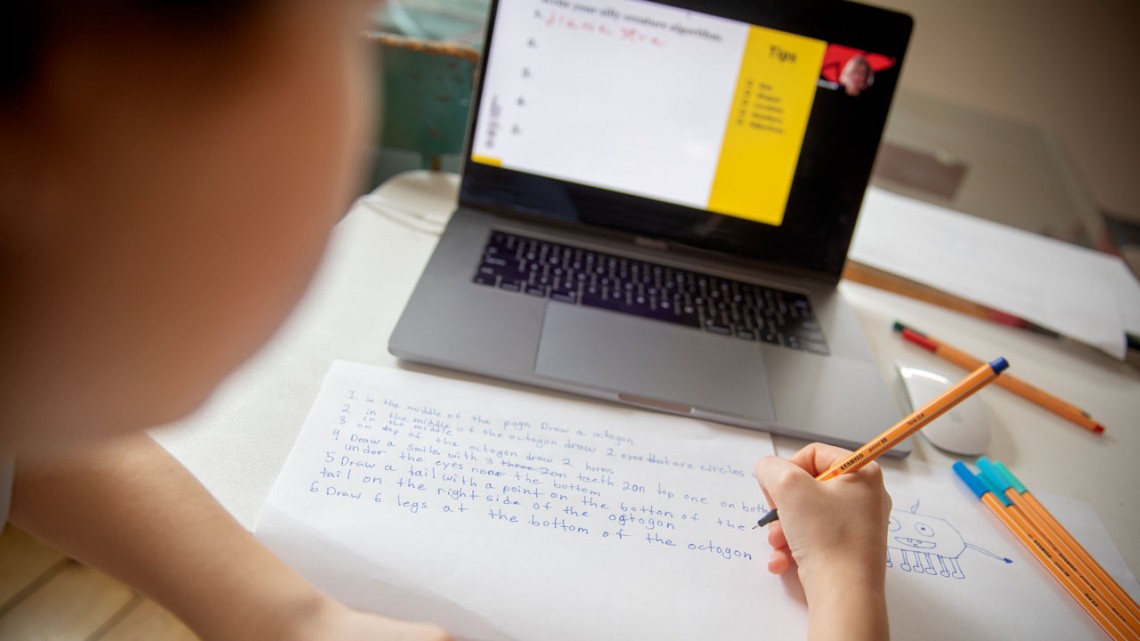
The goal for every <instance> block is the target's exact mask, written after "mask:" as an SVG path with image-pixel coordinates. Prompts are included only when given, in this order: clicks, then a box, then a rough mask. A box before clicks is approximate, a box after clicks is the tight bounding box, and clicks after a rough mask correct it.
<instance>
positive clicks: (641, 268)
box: [474, 231, 827, 354]
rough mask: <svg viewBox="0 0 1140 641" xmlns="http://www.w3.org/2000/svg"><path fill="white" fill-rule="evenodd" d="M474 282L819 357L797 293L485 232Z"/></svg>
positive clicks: (819, 336)
mask: <svg viewBox="0 0 1140 641" xmlns="http://www.w3.org/2000/svg"><path fill="white" fill-rule="evenodd" d="M474 280H475V282H476V283H478V284H480V285H486V286H488V287H495V288H497V289H500V290H505V291H510V292H518V293H519V294H520V295H526V296H537V297H540V298H550V299H551V300H556V301H560V302H563V303H572V304H577V305H584V306H586V307H598V308H602V309H608V310H612V311H616V312H622V313H625V314H633V315H636V316H642V317H644V318H651V319H654V320H659V321H664V322H668V323H676V324H678V325H685V326H687V327H693V328H698V329H702V330H704V331H707V332H712V333H715V334H723V335H725V336H734V337H736V338H738V339H742V340H748V341H763V342H765V343H771V344H773V345H782V346H784V347H789V348H792V349H799V350H805V351H809V352H815V353H817V354H827V345H826V343H825V342H824V340H823V332H821V331H820V329H819V324H818V323H816V320H815V316H814V314H813V313H812V309H811V302H810V301H808V298H807V297H806V296H804V295H803V294H799V293H796V292H789V291H784V290H780V289H775V288H772V287H765V286H763V285H756V284H753V283H745V282H742V281H737V280H731V279H728V278H719V277H717V276H710V275H708V274H701V273H699V272H694V271H689V270H685V269H678V268H675V267H669V266H666V265H660V264H657V263H651V262H647V261H643V260H638V259H635V258H626V257H624V256H616V255H613V254H607V253H603V252H597V251H592V250H588V249H582V248H580V247H571V246H569V245H561V244H559V243H552V242H549V241H545V240H537V239H534V238H527V237H524V236H518V235H515V234H509V233H505V232H500V231H492V232H491V238H490V240H488V242H487V246H486V247H484V249H483V260H482V262H481V263H480V264H479V268H478V269H477V270H476V273H475V279H474Z"/></svg>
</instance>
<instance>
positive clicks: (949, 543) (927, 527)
mask: <svg viewBox="0 0 1140 641" xmlns="http://www.w3.org/2000/svg"><path fill="white" fill-rule="evenodd" d="M967 549H971V550H976V551H978V552H980V553H982V554H984V555H986V556H988V557H990V558H992V559H996V560H999V561H1004V562H1006V563H1013V560H1012V559H1008V558H1006V557H1003V556H998V555H997V554H994V553H993V552H990V551H989V550H986V549H984V548H981V547H978V546H976V545H974V544H972V543H967V542H966V540H965V539H963V538H962V534H961V533H959V532H958V530H957V529H956V528H955V527H954V526H953V525H951V524H950V522H949V521H947V520H946V519H943V518H939V517H937V516H930V515H928V514H919V512H918V503H915V504H914V505H913V506H912V507H911V508H910V511H909V512H907V511H903V510H891V520H890V522H889V523H888V525H887V567H888V568H891V567H896V566H897V567H898V568H899V569H900V570H902V571H904V572H915V573H918V574H932V575H936V576H942V577H944V578H948V579H950V578H953V579H964V578H966V575H965V574H964V573H963V572H962V566H961V565H959V564H958V558H959V557H961V556H962V553H964V552H965V551H966V550H967ZM896 559H897V562H896Z"/></svg>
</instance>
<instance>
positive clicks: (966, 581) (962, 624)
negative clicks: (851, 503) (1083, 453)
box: [880, 459, 1140, 641]
mask: <svg viewBox="0 0 1140 641" xmlns="http://www.w3.org/2000/svg"><path fill="white" fill-rule="evenodd" d="M880 460H881V459H880ZM882 465H883V468H884V476H885V479H886V484H887V489H888V490H889V491H890V493H891V498H892V499H893V501H894V508H893V510H892V512H891V514H892V517H893V518H892V520H891V525H890V531H889V532H888V539H887V545H888V552H889V555H890V561H891V564H890V567H888V569H887V604H888V612H889V615H890V619H891V636H892V637H894V638H896V639H924V640H925V639H946V640H947V641H950V640H952V639H994V640H997V639H1009V638H1017V639H1098V638H1104V636H1103V635H1104V633H1103V632H1102V631H1101V630H1100V628H1099V627H1097V625H1096V623H1095V622H1094V621H1093V619H1092V618H1091V617H1089V616H1088V614H1086V613H1085V611H1084V610H1082V609H1081V608H1080V606H1078V605H1077V603H1076V602H1075V601H1074V600H1073V599H1072V597H1070V596H1069V594H1068V593H1067V592H1066V591H1065V590H1064V589H1063V588H1062V587H1061V585H1060V584H1059V583H1058V582H1057V580H1056V579H1054V578H1053V576H1052V575H1051V574H1049V573H1048V571H1046V570H1045V569H1044V568H1043V567H1041V565H1040V564H1039V563H1038V562H1037V561H1036V560H1035V559H1034V558H1033V557H1032V556H1030V554H1029V553H1028V552H1026V551H1025V550H1024V549H1023V548H1022V546H1021V544H1020V543H1019V542H1018V540H1017V539H1016V538H1014V537H1013V536H1012V535H1011V534H1009V532H1008V531H1007V530H1006V529H1005V526H1003V525H1002V524H1001V522H1000V521H999V520H998V519H997V517H996V516H995V515H993V514H992V513H991V512H990V510H989V508H987V507H986V506H985V505H984V504H983V503H982V502H981V501H979V500H978V499H977V498H976V497H975V496H974V495H973V494H972V493H971V492H970V491H969V490H967V489H966V487H965V485H964V484H963V483H962V482H961V481H959V480H958V479H957V477H956V476H955V475H954V473H953V471H952V470H951V469H949V468H935V467H932V466H930V465H927V464H924V463H922V462H920V461H905V462H902V463H898V462H895V461H887V462H884V463H882ZM1015 473H1016V470H1015ZM1039 498H1040V499H1041V500H1042V501H1043V502H1044V501H1046V500H1047V499H1055V500H1053V501H1050V503H1049V507H1050V509H1051V510H1053V513H1054V515H1055V516H1056V517H1057V519H1058V520H1060V521H1061V522H1062V523H1063V524H1065V526H1066V528H1067V529H1069V530H1070V531H1071V532H1072V533H1073V534H1074V536H1076V537H1077V538H1078V540H1080V541H1081V542H1082V543H1083V544H1084V545H1085V546H1086V549H1088V551H1089V553H1090V554H1092V556H1093V557H1094V558H1096V559H1097V560H1098V561H1100V563H1101V565H1103V566H1104V567H1105V569H1106V571H1108V572H1109V574H1111V575H1113V576H1114V577H1115V578H1116V579H1117V580H1118V581H1119V582H1120V583H1121V585H1122V587H1124V589H1125V590H1126V591H1129V592H1130V593H1132V594H1136V593H1137V592H1136V591H1137V590H1140V585H1138V584H1137V583H1136V579H1135V577H1133V576H1132V574H1131V572H1129V570H1128V566H1127V564H1126V563H1125V562H1124V559H1123V557H1122V556H1121V554H1120V551H1119V550H1118V549H1117V548H1116V546H1115V545H1114V544H1113V542H1112V539H1111V537H1109V535H1108V532H1107V530H1105V528H1104V525H1103V524H1102V523H1101V522H1100V519H1099V518H1098V517H1097V516H1096V512H1095V510H1093V509H1092V506H1090V505H1088V504H1087V503H1084V502H1081V501H1077V500H1075V499H1068V498H1063V497H1046V496H1041V497H1039ZM1006 559H1008V562H1007V561H1006Z"/></svg>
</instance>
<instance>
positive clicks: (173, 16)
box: [0, 0, 264, 103]
mask: <svg viewBox="0 0 1140 641" xmlns="http://www.w3.org/2000/svg"><path fill="white" fill-rule="evenodd" d="M263 3H264V0H4V2H3V3H2V4H0V103H5V102H8V101H10V100H12V99H14V98H16V97H18V96H19V95H20V94H22V93H23V92H24V91H26V90H27V89H28V88H29V86H30V85H31V84H32V83H33V82H34V79H35V77H36V75H37V72H38V70H39V66H40V63H41V61H42V59H43V54H44V51H45V49H46V48H47V47H48V46H49V45H50V44H51V42H52V39H53V38H56V37H60V34H61V33H62V32H63V31H65V29H64V28H65V27H68V28H72V29H96V30H105V29H113V28H123V27H130V26H145V27H150V28H160V29H177V30H182V31H189V30H202V31H203V32H207V31H215V30H218V29H220V28H222V27H225V26H230V25H233V24H234V23H236V22H238V21H239V19H240V18H241V17H244V16H246V15H248V14H249V13H251V12H252V10H253V8H254V7H255V6H256V5H261V4H263Z"/></svg>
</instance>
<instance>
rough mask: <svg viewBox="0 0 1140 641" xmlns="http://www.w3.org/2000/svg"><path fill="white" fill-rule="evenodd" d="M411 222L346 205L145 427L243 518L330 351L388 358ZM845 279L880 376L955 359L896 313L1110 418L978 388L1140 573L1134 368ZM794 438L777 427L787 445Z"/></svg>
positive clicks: (252, 510) (445, 179)
mask: <svg viewBox="0 0 1140 641" xmlns="http://www.w3.org/2000/svg"><path fill="white" fill-rule="evenodd" d="M456 182H457V181H456V177H455V176H453V175H447V174H432V173H430V172H419V171H417V172H411V173H408V174H402V175H400V176H397V177H396V178H394V179H392V180H390V181H388V182H387V183H385V184H384V185H382V186H381V187H380V188H379V189H378V190H377V191H376V192H375V193H376V194H378V195H380V196H381V197H383V198H385V199H386V200H387V201H388V202H395V203H399V205H398V207H399V208H400V209H401V211H402V210H408V211H417V212H422V213H423V214H425V215H426V216H429V217H434V218H436V219H439V220H442V219H444V218H446V216H447V214H448V213H450V211H451V210H452V209H453V207H454V203H455V193H456ZM397 219H399V220H397ZM410 220H412V219H411V218H410V217H407V216H406V212H405V213H404V215H401V213H400V212H397V213H395V214H394V217H392V216H385V215H382V214H380V213H377V212H376V211H373V210H371V209H368V208H366V207H358V208H356V209H355V210H353V211H352V212H350V214H349V215H348V216H346V218H345V219H344V220H343V221H342V222H341V223H340V224H339V225H338V227H337V229H336V231H335V233H334V235H333V241H332V245H331V248H330V251H329V254H328V256H327V258H326V260H325V264H324V266H323V267H322V269H321V272H320V273H319V274H318V276H317V279H316V281H315V283H314V284H313V287H312V288H311V290H310V291H309V293H308V295H307V296H306V298H305V299H304V301H302V303H301V305H300V306H299V308H298V309H297V311H296V312H295V313H294V315H293V317H292V318H291V319H290V320H289V322H288V323H287V324H286V326H285V327H284V329H283V330H282V331H281V332H280V333H279V334H278V336H277V337H276V338H275V339H273V341H272V342H271V343H270V344H268V345H267V346H266V347H265V348H264V349H263V350H262V352H261V353H260V354H259V355H258V356H257V357H256V358H254V359H253V360H252V361H251V362H250V363H248V364H247V365H246V366H245V367H243V368H242V369H241V370H239V371H238V372H236V373H235V374H234V375H233V376H232V377H231V378H230V379H229V380H228V381H227V382H225V383H224V384H223V385H222V386H221V387H220V389H219V390H218V391H217V393H216V394H215V395H214V397H213V398H212V399H211V401H210V402H209V403H207V405H206V406H205V407H204V408H202V409H201V410H200V411H199V412H197V413H196V414H195V415H193V416H190V417H188V418H187V419H185V420H183V421H181V422H180V423H178V424H176V425H172V426H168V427H166V428H162V429H160V430H156V431H155V437H156V439H157V440H158V441H159V442H160V443H161V444H162V445H164V446H165V447H166V448H167V449H168V450H169V451H170V452H171V453H173V454H174V456H176V457H177V458H178V459H179V460H181V461H182V463H183V464H185V465H186V466H187V467H188V468H189V469H190V471H191V472H193V473H194V474H195V475H196V476H197V477H198V478H199V479H200V480H201V481H202V482H203V483H204V484H205V485H206V487H207V488H208V489H209V490H210V491H211V492H212V493H213V494H214V495H215V496H216V497H217V498H218V499H219V500H220V501H221V503H222V504H223V505H224V506H225V507H226V508H227V509H228V510H230V512H232V513H233V514H234V515H235V516H236V517H237V518H238V520H239V521H241V523H242V524H243V525H245V526H246V527H247V528H249V529H253V527H254V524H255V523H256V521H257V517H258V513H259V511H260V509H261V506H262V504H263V503H264V501H265V499H266V497H267V496H268V494H269V490H270V488H271V487H272V485H273V482H274V480H275V479H276V476H277V473H278V470H279V469H280V467H281V465H282V464H283V463H284V461H285V459H286V457H287V456H288V454H289V450H290V448H291V447H292V444H293V440H294V438H295V436H296V434H297V433H298V431H299V430H300V428H301V425H302V423H303V422H304V419H305V416H306V414H307V412H308V410H309V406H310V404H311V402H312V400H313V399H314V398H315V397H316V394H317V391H318V389H319V387H320V383H321V380H322V379H323V377H324V374H325V371H326V370H327V369H328V366H329V364H330V363H331V362H332V360H333V359H338V358H339V359H345V360H353V361H360V362H365V363H372V364H377V365H386V366H395V365H396V363H397V361H396V359H395V358H394V357H393V356H391V355H390V354H388V352H387V348H386V346H387V342H388V335H389V334H390V333H391V331H392V328H393V327H394V326H395V323H396V320H397V318H398V317H399V314H400V312H401V310H402V309H403V306H404V302H405V301H406V300H407V298H408V296H409V295H410V294H411V291H412V288H413V287H414V285H415V282H416V279H417V278H418V276H419V274H420V271H421V270H422V269H423V266H424V264H425V263H426V262H427V259H428V257H429V255H430V253H431V250H432V248H433V247H434V246H435V240H436V237H435V236H434V235H432V234H430V233H425V232H424V231H421V230H417V229H415V228H413V225H411V224H408V223H407V222H401V221H410ZM413 224H417V225H418V224H420V223H418V222H417V221H413ZM842 290H843V293H844V295H845V296H847V297H848V299H849V301H850V302H851V303H852V305H853V306H854V308H855V311H856V314H857V315H858V317H859V320H860V322H861V324H862V327H863V331H864V333H865V334H866V335H867V338H868V339H869V340H870V342H871V345H872V349H873V350H874V352H875V355H876V358H877V360H878V362H879V365H880V370H881V373H882V376H883V378H884V380H888V381H894V380H895V379H896V375H895V372H894V364H895V362H896V361H898V360H905V361H906V362H907V363H909V364H914V365H917V366H929V367H930V368H931V369H934V368H942V369H945V370H946V371H947V372H952V371H953V370H951V369H948V368H949V366H948V365H946V364H944V363H943V362H942V361H941V360H939V359H938V358H937V357H935V356H934V355H933V354H930V353H927V352H923V351H921V350H919V349H917V348H915V347H914V346H912V345H910V344H908V343H906V342H904V341H902V340H900V339H899V338H898V336H897V335H895V334H894V333H893V332H892V331H891V324H892V322H893V321H894V320H895V319H898V320H901V321H903V322H905V323H907V324H910V325H913V326H916V327H919V328H921V329H923V330H924V331H927V332H929V333H930V334H932V335H934V336H937V337H940V338H943V339H945V340H948V341H951V342H952V343H953V344H955V345H956V346H958V347H961V348H962V349H964V350H966V351H968V352H971V353H974V354H977V355H978V356H980V357H984V358H992V357H996V356H999V355H1000V356H1005V357H1007V358H1008V359H1009V360H1010V362H1011V364H1012V369H1011V371H1012V372H1016V373H1017V374H1018V375H1019V376H1021V377H1023V378H1025V379H1026V380H1028V381H1030V382H1032V383H1034V384H1037V385H1039V386H1040V387H1042V388H1044V389H1046V390H1052V391H1055V392H1056V393H1057V394H1058V395H1060V396H1062V397H1064V398H1065V399H1066V400H1068V401H1070V402H1072V403H1074V404H1076V405H1078V406H1080V407H1083V408H1085V409H1086V410H1087V411H1089V412H1090V413H1092V415H1093V416H1094V417H1095V418H1096V419H1097V420H1099V421H1100V422H1102V423H1103V424H1104V425H1105V426H1107V429H1108V431H1107V433H1106V435H1104V436H1099V437H1098V436H1095V435H1093V434H1091V433H1088V432H1086V431H1084V430H1082V429H1080V428H1078V427H1075V426H1073V425H1071V424H1069V423H1067V422H1065V421H1062V420H1061V419H1058V418H1056V417H1054V416H1053V415H1052V414H1049V413H1048V412H1046V411H1045V410H1042V409H1040V408H1038V407H1036V406H1034V405H1031V404H1029V403H1027V402H1025V401H1023V400H1021V399H1020V398H1018V397H1015V396H1013V395H1011V394H1009V393H1007V392H1005V391H1004V390H1000V389H997V388H990V389H987V390H984V391H982V392H980V394H981V395H982V399H983V401H984V403H985V405H986V407H987V408H988V410H989V413H990V418H991V421H992V423H993V425H994V436H993V441H992V443H991V446H990V449H989V451H988V455H989V456H990V457H991V458H995V459H998V460H1002V461H1004V462H1005V463H1006V464H1007V465H1009V466H1010V468H1011V469H1012V470H1013V471H1014V472H1015V473H1016V474H1017V475H1018V476H1019V477H1021V479H1022V480H1023V481H1025V483H1026V484H1027V485H1028V486H1029V487H1030V488H1031V489H1035V490H1042V491H1046V492H1050V493H1054V494H1061V495H1066V496H1071V497H1074V498H1079V499H1082V500H1085V501H1088V502H1089V503H1091V504H1092V505H1093V506H1095V508H1096V510H1097V512H1098V513H1099V514H1100V517H1101V519H1102V520H1103V521H1104V523H1105V525H1106V526H1107V528H1108V531H1109V533H1110V534H1111V535H1112V537H1113V539H1114V540H1115V541H1116V544H1117V546H1118V547H1119V548H1120V549H1121V552H1122V553H1123V554H1124V557H1125V559H1126V560H1127V562H1128V565H1129V567H1130V568H1131V569H1132V571H1133V573H1134V574H1140V502H1138V501H1137V493H1138V491H1140V465H1138V464H1137V461H1136V459H1137V456H1138V455H1140V375H1138V374H1137V372H1136V371H1134V370H1132V369H1130V368H1129V367H1128V366H1126V365H1124V364H1123V363H1117V362H1114V361H1112V360H1111V359H1109V358H1108V357H1107V356H1104V355H1103V354H1099V353H1096V352H1093V351H1092V350H1090V349H1088V348H1085V347H1081V346H1077V345H1070V344H1066V343H1063V342H1058V341H1055V340H1052V339H1048V338H1044V337H1042V336H1038V335H1035V334H1031V333H1028V332H1023V331H1019V330H1014V329H1010V328H1006V327H1002V326H999V325H996V324H991V323H987V322H985V321H981V320H976V319H973V318H969V317H966V316H962V315H959V314H957V313H954V312H951V311H948V310H945V309H941V308H937V307H932V306H930V305H927V304H925V303H921V302H918V301H915V300H912V299H908V298H903V297H900V296H896V295H893V294H890V293H886V292H883V291H880V290H876V289H872V288H869V287H865V286H862V285H858V284H854V283H846V282H845V283H843V285H842ZM434 371H435V372H436V373H440V374H444V375H450V376H460V375H456V374H453V373H450V372H445V371H442V370H434ZM537 393H543V392H541V391H537ZM821 402H822V401H821ZM884 427H886V426H884ZM801 445H802V443H801V442H800V441H797V440H794V439H788V438H780V437H777V438H776V446H777V450H778V451H779V452H780V453H781V454H784V455H787V454H790V453H792V452H793V451H795V450H796V449H797V448H799V447H800V446H801ZM911 456H912V457H913V458H917V459H921V460H924V461H926V462H928V463H931V464H934V465H939V466H945V467H949V466H950V464H951V463H952V462H953V461H954V460H957V459H955V458H954V457H950V456H946V455H944V454H942V453H940V452H939V451H937V450H935V449H934V448H933V447H931V446H930V445H929V444H928V443H926V442H925V441H922V440H921V439H919V442H918V443H917V444H916V449H915V452H914V453H913V454H912V455H911ZM890 464H892V465H893V464H894V463H890ZM901 464H902V465H905V462H904V463H901Z"/></svg>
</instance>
